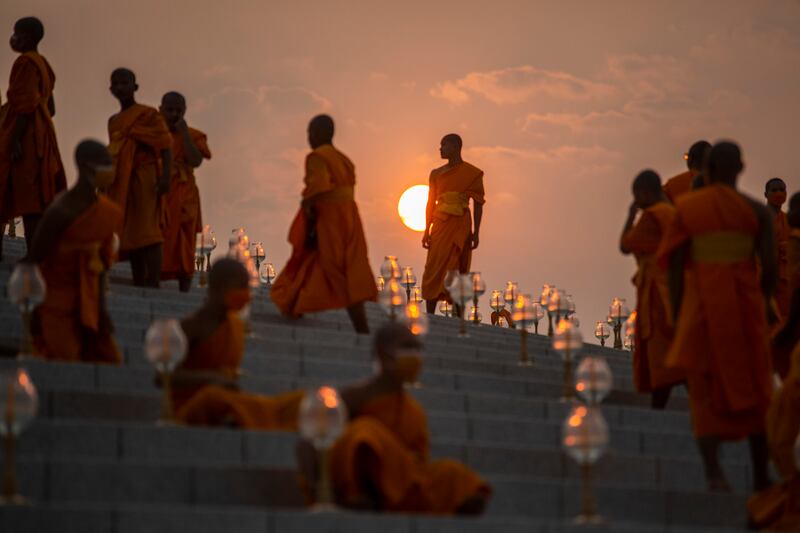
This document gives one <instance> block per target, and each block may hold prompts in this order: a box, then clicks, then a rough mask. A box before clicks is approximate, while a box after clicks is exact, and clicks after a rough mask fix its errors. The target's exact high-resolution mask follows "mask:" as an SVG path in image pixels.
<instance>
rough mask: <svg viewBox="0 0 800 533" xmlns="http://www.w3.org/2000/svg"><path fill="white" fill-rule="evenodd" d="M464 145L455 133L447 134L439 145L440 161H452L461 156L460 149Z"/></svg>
mask: <svg viewBox="0 0 800 533" xmlns="http://www.w3.org/2000/svg"><path fill="white" fill-rule="evenodd" d="M463 145H464V143H463V141H462V140H461V136H459V135H458V134H457V133H448V134H447V135H445V136H444V137H442V141H441V143H439V156H440V157H441V158H442V159H448V160H450V159H453V158H455V157H460V156H461V147H462V146H463Z"/></svg>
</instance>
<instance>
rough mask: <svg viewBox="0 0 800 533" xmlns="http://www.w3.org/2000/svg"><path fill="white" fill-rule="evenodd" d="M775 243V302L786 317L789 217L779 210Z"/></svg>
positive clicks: (787, 305)
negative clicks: (776, 261)
mask: <svg viewBox="0 0 800 533" xmlns="http://www.w3.org/2000/svg"><path fill="white" fill-rule="evenodd" d="M774 229H775V245H776V246H777V247H778V287H777V289H776V290H775V303H776V304H778V310H779V311H780V312H781V317H782V318H784V319H785V318H786V317H787V316H788V314H789V300H790V297H791V293H790V292H789V291H790V289H789V256H788V248H787V247H788V245H789V230H790V228H789V219H788V218H787V217H786V213H784V212H783V211H780V212H779V213H778V214H777V215H775V228H774Z"/></svg>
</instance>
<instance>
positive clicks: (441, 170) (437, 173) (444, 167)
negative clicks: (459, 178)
mask: <svg viewBox="0 0 800 533" xmlns="http://www.w3.org/2000/svg"><path fill="white" fill-rule="evenodd" d="M448 170H450V168H449V167H448V166H447V164H446V163H445V164H444V165H442V166H440V167H437V168H434V169H433V170H431V176H430V177H431V179H433V178H435V177H437V176H440V175H442V174H443V173H445V172H447V171H448Z"/></svg>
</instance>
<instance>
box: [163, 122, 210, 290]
mask: <svg viewBox="0 0 800 533" xmlns="http://www.w3.org/2000/svg"><path fill="white" fill-rule="evenodd" d="M189 136H190V137H191V139H192V142H194V145H195V146H196V147H197V149H198V151H199V152H200V154H201V155H202V156H203V158H205V159H211V151H210V150H209V149H208V142H207V140H206V134H205V133H203V132H202V131H200V130H196V129H194V128H189ZM171 172H172V180H171V182H170V188H169V192H168V193H167V194H165V195H164V211H165V213H164V214H165V216H164V218H163V222H164V223H163V226H162V228H161V230H162V234H163V235H164V251H163V259H162V262H161V279H175V278H178V277H179V276H191V275H192V274H194V268H195V265H194V259H195V251H196V250H195V245H196V241H197V234H198V233H200V232H202V231H203V218H202V215H201V212H200V191H199V190H198V189H197V183H196V181H195V177H194V168H193V167H192V166H191V165H190V164H189V163H188V162H187V161H186V148H185V146H184V142H183V134H181V133H180V132H177V131H174V132H172V166H171Z"/></svg>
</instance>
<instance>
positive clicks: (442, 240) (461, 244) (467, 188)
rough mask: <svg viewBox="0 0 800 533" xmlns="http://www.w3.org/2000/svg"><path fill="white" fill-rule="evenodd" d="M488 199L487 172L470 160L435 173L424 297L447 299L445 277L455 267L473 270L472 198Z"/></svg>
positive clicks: (465, 271)
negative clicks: (471, 266)
mask: <svg viewBox="0 0 800 533" xmlns="http://www.w3.org/2000/svg"><path fill="white" fill-rule="evenodd" d="M470 198H471V199H472V201H473V202H475V203H476V204H481V205H483V204H484V203H485V202H486V199H485V192H484V190H483V171H482V170H481V169H479V168H477V167H475V166H473V165H470V164H469V163H467V162H466V161H464V162H462V163H460V164H458V165H456V166H455V167H453V168H449V169H446V168H444V167H442V168H440V169H435V170H434V171H433V172H431V176H430V185H429V189H428V205H435V207H434V210H433V220H432V223H431V228H430V236H431V241H430V248H429V249H428V256H427V258H426V260H425V271H424V272H423V274H422V298H423V299H425V300H433V301H436V300H442V299H445V298H447V293H446V291H445V288H444V278H445V276H446V275H447V273H448V272H449V271H451V270H458V271H459V272H461V273H462V274H465V273H467V272H469V268H470V263H471V262H472V245H471V243H470V236H471V234H472V215H471V213H470V209H469V199H470Z"/></svg>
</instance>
